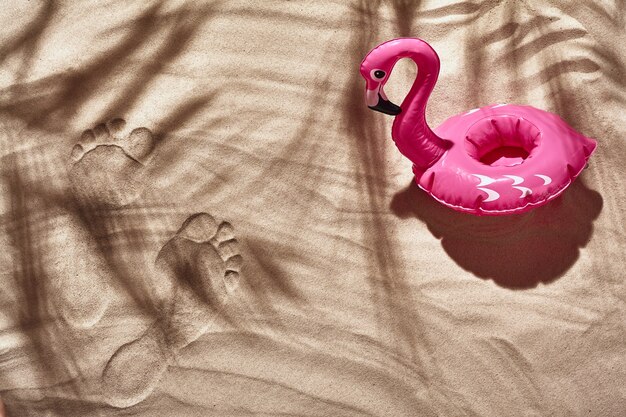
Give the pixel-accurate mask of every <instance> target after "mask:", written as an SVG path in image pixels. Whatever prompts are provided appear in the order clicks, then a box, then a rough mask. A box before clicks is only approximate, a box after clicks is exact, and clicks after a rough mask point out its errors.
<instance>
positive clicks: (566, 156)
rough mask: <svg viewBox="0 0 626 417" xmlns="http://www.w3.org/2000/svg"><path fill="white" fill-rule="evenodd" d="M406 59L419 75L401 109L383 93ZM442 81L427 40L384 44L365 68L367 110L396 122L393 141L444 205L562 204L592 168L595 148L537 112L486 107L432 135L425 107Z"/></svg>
mask: <svg viewBox="0 0 626 417" xmlns="http://www.w3.org/2000/svg"><path fill="white" fill-rule="evenodd" d="M401 58H410V59H412V60H413V61H414V62H415V63H416V64H417V67H418V74H417V77H416V79H415V82H414V83H413V86H412V87H411V90H410V91H409V93H408V94H407V96H406V98H405V99H404V101H403V102H402V105H401V106H400V107H398V106H397V105H395V104H393V103H391V102H390V101H389V100H388V99H387V96H386V95H385V92H384V90H383V87H384V85H385V83H386V82H387V80H388V79H389V74H390V72H391V70H392V69H393V67H394V65H395V64H396V62H397V61H398V60H399V59H401ZM438 74H439V57H438V56H437V53H436V52H435V51H434V50H433V48H432V47H431V46H430V45H429V44H427V43H426V42H424V41H422V40H420V39H413V38H401V39H394V40H391V41H388V42H385V43H383V44H381V45H379V46H378V47H376V48H374V49H373V50H372V51H371V52H370V53H369V54H367V56H366V57H365V59H364V60H363V62H362V63H361V75H362V76H363V77H364V78H365V80H366V92H365V94H366V102H367V105H368V106H369V107H370V108H371V109H373V110H377V111H380V112H382V113H385V114H389V115H394V116H396V117H395V120H394V122H393V128H392V137H393V140H394V141H395V143H396V145H397V147H398V149H399V150H400V152H401V153H402V154H403V155H404V156H406V157H407V158H408V159H409V160H411V162H413V172H414V174H415V179H416V182H417V184H418V185H419V187H420V188H422V189H423V190H424V191H426V192H427V193H429V194H430V195H431V196H433V197H434V198H435V199H436V200H437V201H439V202H441V203H443V204H445V205H446V206H449V207H451V208H453V209H455V210H459V211H463V212H468V213H473V214H478V215H503V214H512V213H522V212H526V211H528V210H530V209H532V208H534V207H538V206H540V205H543V204H545V203H547V202H548V201H550V200H551V199H553V198H555V197H557V196H558V195H559V194H560V193H562V192H563V191H564V190H565V189H566V188H567V187H568V186H569V185H570V184H571V182H572V181H573V180H574V179H575V178H576V177H577V176H578V175H579V174H580V172H581V171H582V170H583V168H585V166H586V163H587V160H588V159H589V157H590V156H591V154H592V153H593V151H594V150H595V148H596V141H595V140H593V139H590V138H587V137H585V136H583V135H581V134H580V133H578V132H576V131H575V130H574V129H572V128H571V127H570V126H568V125H567V123H565V121H563V119H561V118H560V117H559V116H557V115H555V114H553V113H549V112H546V111H543V110H539V109H536V108H534V107H530V106H516V105H510V104H495V105H491V106H486V107H482V108H479V109H474V110H470V111H468V112H466V113H462V114H459V115H456V116H453V117H451V118H449V119H447V120H446V121H445V122H443V123H442V124H441V125H440V126H439V127H437V128H436V129H435V130H434V131H433V130H431V129H430V128H429V126H428V124H427V123H426V115H425V113H426V102H427V101H428V97H429V96H430V93H431V91H432V90H433V87H434V86H435V83H436V82H437V76H438Z"/></svg>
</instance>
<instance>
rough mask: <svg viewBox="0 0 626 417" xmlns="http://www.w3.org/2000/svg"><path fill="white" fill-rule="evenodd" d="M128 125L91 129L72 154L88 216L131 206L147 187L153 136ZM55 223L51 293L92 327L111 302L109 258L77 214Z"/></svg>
mask: <svg viewBox="0 0 626 417" xmlns="http://www.w3.org/2000/svg"><path fill="white" fill-rule="evenodd" d="M125 126H126V122H125V121H124V120H122V119H113V120H111V121H109V122H108V123H106V124H100V125H98V126H96V127H95V128H94V129H90V130H86V131H85V132H83V134H82V136H81V139H80V141H79V143H77V144H76V145H75V146H74V148H73V149H72V151H71V153H70V156H71V162H70V164H71V165H70V175H69V177H70V182H71V184H72V191H73V193H74V197H75V198H76V201H77V202H78V205H79V207H80V208H81V211H82V213H83V215H84V216H87V217H89V216H92V215H94V210H95V209H97V208H98V207H102V206H117V207H119V206H122V205H125V204H128V203H130V202H132V201H133V200H135V199H136V198H137V197H138V196H139V194H140V193H141V191H143V188H144V177H145V175H144V171H145V170H144V163H145V162H146V160H147V158H148V156H149V155H150V153H151V152H152V150H153V148H154V139H153V137H152V133H151V132H150V131H149V130H148V129H146V128H138V129H135V130H133V131H132V132H130V134H127V131H126V129H125ZM96 217H97V216H96ZM55 221H56V222H57V223H58V224H56V225H55V227H54V228H52V230H51V232H50V236H49V237H48V238H47V240H46V242H45V243H47V246H46V247H47V250H46V251H45V253H46V256H47V257H48V258H50V260H49V261H47V262H46V263H45V264H46V265H47V267H48V271H47V272H48V276H49V279H48V283H49V285H50V290H49V293H50V294H52V296H51V298H52V301H53V302H54V305H55V306H56V308H57V309H58V310H59V311H60V315H61V317H62V318H63V319H64V320H65V321H66V322H67V323H68V324H69V325H71V326H72V327H76V328H89V327H91V326H93V325H95V324H96V323H97V322H98V321H99V320H100V319H101V318H102V316H103V315H104V312H105V310H106V308H107V306H108V303H109V297H108V295H107V294H108V292H109V291H110V287H109V285H108V283H107V279H106V272H105V271H106V270H107V268H106V266H105V265H106V260H105V259H104V258H103V257H102V256H101V254H100V253H99V252H100V251H99V249H98V245H97V243H96V242H94V241H93V238H92V235H93V233H90V231H86V230H84V227H83V226H82V224H81V221H78V220H77V219H75V218H74V217H72V216H64V217H59V218H57V219H56V220H55ZM89 223H90V224H93V223H94V222H91V221H90V222H89ZM91 232H93V230H92V231H91ZM67 253H72V254H74V255H75V256H71V257H68V256H65V254H67Z"/></svg>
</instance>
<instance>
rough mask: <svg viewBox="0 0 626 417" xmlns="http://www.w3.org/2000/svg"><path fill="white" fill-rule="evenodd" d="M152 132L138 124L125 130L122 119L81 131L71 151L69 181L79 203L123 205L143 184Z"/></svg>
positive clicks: (132, 197) (128, 201)
mask: <svg viewBox="0 0 626 417" xmlns="http://www.w3.org/2000/svg"><path fill="white" fill-rule="evenodd" d="M154 144H155V141H154V137H153V135H152V132H150V130H149V129H147V128H145V127H139V128H136V129H134V130H133V131H132V132H130V133H128V131H127V130H126V122H125V121H124V120H123V119H113V120H111V121H109V122H107V123H106V124H105V123H102V124H99V125H98V126H96V127H95V128H94V129H89V130H86V131H85V132H83V134H82V136H81V138H80V141H79V142H78V143H77V144H76V145H74V148H73V149H72V152H71V159H72V162H71V168H70V181H71V183H72V187H73V189H74V193H75V195H77V196H79V199H80V200H81V203H83V202H88V203H89V205H90V206H94V205H95V206H102V205H104V206H116V207H119V206H124V205H126V204H129V203H131V202H133V201H134V200H136V199H137V198H138V197H139V195H140V194H141V192H142V191H143V189H144V187H145V169H144V168H145V164H146V162H147V161H148V159H149V157H150V155H151V153H152V151H153V149H154Z"/></svg>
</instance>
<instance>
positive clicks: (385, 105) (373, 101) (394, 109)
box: [365, 82, 402, 116]
mask: <svg viewBox="0 0 626 417" xmlns="http://www.w3.org/2000/svg"><path fill="white" fill-rule="evenodd" d="M365 102H366V103H367V107H369V108H370V109H372V110H376V111H379V112H381V113H384V114H388V115H391V116H396V115H398V114H400V112H401V111H402V109H401V108H400V107H399V106H397V105H395V104H393V103H392V102H391V101H389V100H388V99H387V95H385V91H384V90H383V86H382V85H381V84H378V83H369V82H368V83H367V84H366V86H365Z"/></svg>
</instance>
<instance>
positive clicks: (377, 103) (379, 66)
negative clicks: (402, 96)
mask: <svg viewBox="0 0 626 417" xmlns="http://www.w3.org/2000/svg"><path fill="white" fill-rule="evenodd" d="M381 49H382V48H380V47H378V48H375V49H373V50H372V51H371V52H370V53H369V54H367V56H366V57H365V59H364V60H363V62H362V63H361V76H363V78H365V102H366V103H367V107H369V108H370V109H372V110H376V111H379V112H381V113H385V114H389V115H392V116H395V115H398V114H400V112H401V111H402V109H401V108H400V106H398V105H396V104H393V103H392V102H391V101H389V99H388V98H387V95H386V94H385V90H384V88H383V87H384V86H385V83H386V82H387V80H388V79H389V74H390V73H391V70H392V68H393V66H394V64H395V63H396V61H397V60H398V58H397V57H395V56H387V54H385V51H384V50H381Z"/></svg>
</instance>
